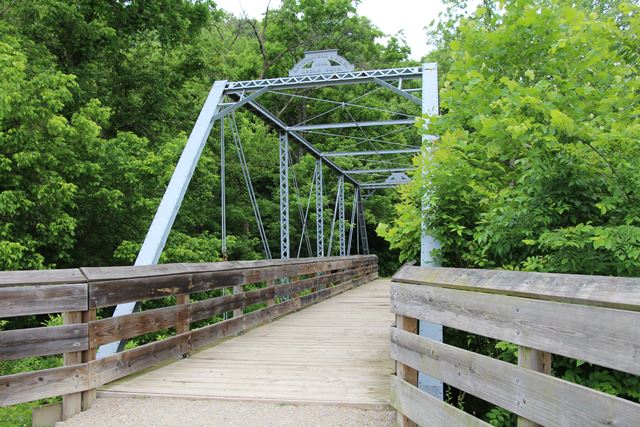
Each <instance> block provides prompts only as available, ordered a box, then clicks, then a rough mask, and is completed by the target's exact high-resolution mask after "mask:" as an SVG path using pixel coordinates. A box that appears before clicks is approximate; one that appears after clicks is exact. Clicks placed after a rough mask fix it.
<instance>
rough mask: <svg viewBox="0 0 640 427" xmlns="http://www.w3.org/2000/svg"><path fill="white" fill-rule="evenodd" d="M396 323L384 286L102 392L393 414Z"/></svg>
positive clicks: (319, 306)
mask: <svg viewBox="0 0 640 427" xmlns="http://www.w3.org/2000/svg"><path fill="white" fill-rule="evenodd" d="M393 319H394V318H393V315H392V314H391V313H390V312H389V282H388V281H386V280H378V281H375V282H372V283H367V284H364V285H362V286H361V287H357V288H354V289H352V290H349V291H348V292H344V293H342V294H340V295H336V296H335V297H334V298H330V299H327V300H325V301H322V302H319V303H318V304H314V305H311V306H309V307H308V308H305V309H303V310H300V311H297V312H295V313H292V314H290V315H287V316H284V317H281V318H279V319H278V320H275V321H273V322H269V323H266V324H265V325H263V326H259V327H257V328H255V329H251V330H248V331H246V332H245V333H243V334H242V335H240V336H238V337H234V338H232V339H227V340H223V341H222V342H221V343H219V344H218V345H216V346H212V347H204V348H202V349H201V350H199V351H197V352H193V354H192V355H191V357H190V358H188V359H182V360H178V361H176V362H174V363H171V364H167V365H164V366H162V367H159V368H158V369H154V370H149V371H147V372H144V373H141V374H140V375H136V376H134V377H129V378H124V379H122V380H120V381H118V382H116V383H112V384H109V385H108V386H107V387H106V388H105V389H103V390H102V391H99V392H98V393H99V394H101V395H105V394H109V395H111V396H117V397H123V396H167V397H174V398H175V397H181V398H187V399H188V398H203V399H206V398H210V399H236V400H240V401H264V402H281V403H285V402H287V403H292V404H296V403H311V404H338V405H345V406H356V407H362V408H376V409H388V406H387V405H388V403H389V376H390V375H391V373H392V372H393V366H392V362H391V360H390V358H389V331H388V327H389V325H390V324H392V323H393ZM347 424H348V422H347Z"/></svg>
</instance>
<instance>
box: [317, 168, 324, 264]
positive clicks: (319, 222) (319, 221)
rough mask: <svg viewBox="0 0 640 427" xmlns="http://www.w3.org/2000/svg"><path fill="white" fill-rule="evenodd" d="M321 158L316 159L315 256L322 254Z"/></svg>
mask: <svg viewBox="0 0 640 427" xmlns="http://www.w3.org/2000/svg"><path fill="white" fill-rule="evenodd" d="M322 181H323V179H322V160H320V159H318V160H316V256H318V257H322V256H324V205H323V190H322V186H323V182H322Z"/></svg>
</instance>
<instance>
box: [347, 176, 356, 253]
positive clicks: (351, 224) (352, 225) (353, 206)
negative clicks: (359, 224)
mask: <svg viewBox="0 0 640 427" xmlns="http://www.w3.org/2000/svg"><path fill="white" fill-rule="evenodd" d="M357 203H358V187H356V189H355V191H354V192H353V203H351V221H350V222H349V240H347V255H351V242H352V241H353V229H354V228H355V224H356V210H357V209H358V204H357ZM357 238H358V236H356V239H357Z"/></svg>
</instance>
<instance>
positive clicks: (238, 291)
mask: <svg viewBox="0 0 640 427" xmlns="http://www.w3.org/2000/svg"><path fill="white" fill-rule="evenodd" d="M233 293H234V294H236V295H237V294H241V293H244V286H242V285H240V286H234V287H233ZM238 316H242V308H236V309H234V310H233V317H238Z"/></svg>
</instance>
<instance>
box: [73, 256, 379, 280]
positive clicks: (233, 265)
mask: <svg viewBox="0 0 640 427" xmlns="http://www.w3.org/2000/svg"><path fill="white" fill-rule="evenodd" d="M377 259H378V258H377V257H376V256H375V255H353V256H348V257H321V258H297V259H289V260H279V259H275V260H255V261H226V262H211V263H178V264H157V265H147V266H125V267H84V268H81V269H80V270H81V271H82V273H83V274H84V276H86V277H87V279H88V280H89V281H91V282H95V281H106V280H119V279H133V278H146V277H151V276H168V275H175V274H183V273H203V272H217V271H229V270H243V269H244V270H254V269H260V268H264V267H278V266H283V265H300V264H317V263H319V262H322V263H334V262H338V263H341V264H340V265H342V263H356V262H368V263H377Z"/></svg>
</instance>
